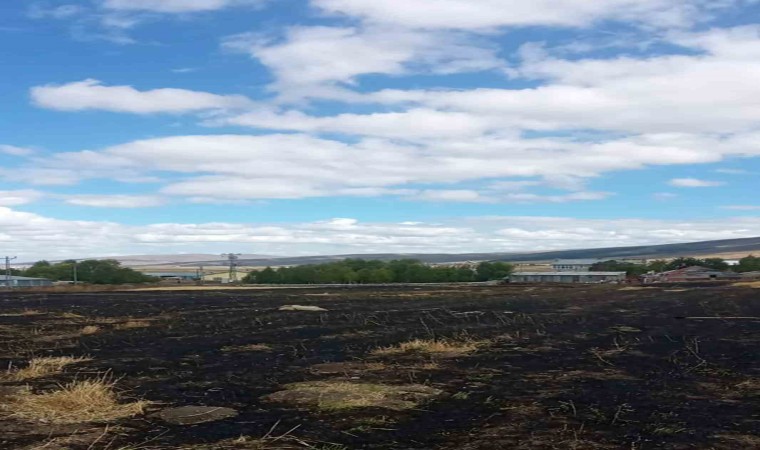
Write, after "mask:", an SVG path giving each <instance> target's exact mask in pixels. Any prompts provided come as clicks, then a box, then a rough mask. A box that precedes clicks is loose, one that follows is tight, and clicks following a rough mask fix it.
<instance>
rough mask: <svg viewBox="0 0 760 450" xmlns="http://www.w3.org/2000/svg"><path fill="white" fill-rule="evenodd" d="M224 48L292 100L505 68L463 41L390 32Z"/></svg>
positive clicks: (254, 40)
mask: <svg viewBox="0 0 760 450" xmlns="http://www.w3.org/2000/svg"><path fill="white" fill-rule="evenodd" d="M391 36H392V38H391ZM223 46H224V47H225V48H227V49H230V50H234V51H241V52H245V53H248V54H250V55H251V56H253V57H255V58H257V59H259V60H260V61H261V63H262V64H264V65H266V66H267V67H268V68H269V69H270V70H271V71H272V72H273V73H274V75H275V77H276V78H277V82H276V84H275V86H274V87H275V89H278V90H279V91H280V92H281V94H282V95H283V96H286V97H292V98H296V97H299V96H320V95H327V93H331V95H339V93H340V92H341V91H340V90H338V92H337V93H336V92H335V91H336V89H338V87H340V86H345V85H351V84H353V83H355V82H356V78H357V77H358V76H360V75H366V74H385V75H401V74H405V73H409V72H412V71H414V72H431V73H444V74H445V73H458V72H473V71H483V70H490V69H494V68H498V67H500V66H502V65H503V63H502V62H501V61H499V59H498V58H497V57H496V56H495V55H494V51H493V49H490V48H488V47H483V46H482V45H479V44H478V43H475V42H472V41H471V38H469V37H466V36H464V35H459V34H453V33H422V32H415V31H409V30H405V29H391V28H352V27H320V26H315V27H292V28H290V29H288V30H287V32H286V35H285V37H284V40H282V41H274V42H273V41H272V39H270V38H267V37H265V36H262V35H259V34H255V33H244V34H239V35H235V36H230V37H228V38H227V39H225V40H224V42H223ZM315 90H316V91H315Z"/></svg>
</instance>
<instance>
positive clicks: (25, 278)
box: [0, 274, 50, 283]
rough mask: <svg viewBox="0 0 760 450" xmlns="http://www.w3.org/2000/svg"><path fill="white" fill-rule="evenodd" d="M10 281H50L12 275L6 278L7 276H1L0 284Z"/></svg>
mask: <svg viewBox="0 0 760 450" xmlns="http://www.w3.org/2000/svg"><path fill="white" fill-rule="evenodd" d="M8 279H10V280H11V281H24V280H26V281H31V280H43V281H50V280H48V279H47V278H31V277H17V276H14V275H11V276H10V277H6V276H5V275H2V274H0V283H2V282H3V281H5V280H8Z"/></svg>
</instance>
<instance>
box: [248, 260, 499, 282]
mask: <svg viewBox="0 0 760 450" xmlns="http://www.w3.org/2000/svg"><path fill="white" fill-rule="evenodd" d="M512 269H513V268H512V265H510V264H507V263H503V262H493V263H492V262H483V263H480V264H478V265H477V266H476V267H474V268H471V267H466V266H460V267H453V266H429V265H426V264H424V263H422V262H420V261H418V260H414V259H400V260H394V261H387V262H386V261H374V260H373V261H368V260H363V259H347V260H344V261H339V262H333V263H327V264H312V265H305V266H294V267H279V268H277V269H273V268H271V267H267V268H266V269H263V270H259V271H253V272H250V273H249V274H248V275H247V276H246V277H245V278H244V279H243V282H244V283H250V284H350V283H358V284H375V283H377V284H383V283H456V282H471V281H490V280H500V279H503V278H505V277H506V276H508V275H509V274H510V273H512Z"/></svg>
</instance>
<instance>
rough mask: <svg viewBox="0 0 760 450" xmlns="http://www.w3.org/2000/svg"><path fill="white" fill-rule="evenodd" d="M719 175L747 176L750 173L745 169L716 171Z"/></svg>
mask: <svg viewBox="0 0 760 450" xmlns="http://www.w3.org/2000/svg"><path fill="white" fill-rule="evenodd" d="M715 171H716V172H718V173H725V174H729V175H746V174H748V173H749V172H748V171H746V170H744V169H715Z"/></svg>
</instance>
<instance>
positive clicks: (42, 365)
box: [0, 356, 91, 381]
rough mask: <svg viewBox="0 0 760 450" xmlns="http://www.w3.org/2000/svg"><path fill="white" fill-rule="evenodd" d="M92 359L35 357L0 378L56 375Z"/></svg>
mask: <svg viewBox="0 0 760 450" xmlns="http://www.w3.org/2000/svg"><path fill="white" fill-rule="evenodd" d="M85 361H91V359H90V358H84V357H79V358H76V357H73V356H59V357H49V358H34V359H32V360H30V361H29V364H28V365H27V366H26V367H24V368H21V369H14V368H11V369H9V370H8V371H7V372H6V373H5V374H4V375H0V379H2V380H7V381H24V380H32V379H35V378H42V377H46V376H48V375H55V374H58V373H61V372H63V369H64V367H66V366H68V365H71V364H76V363H79V362H85Z"/></svg>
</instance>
